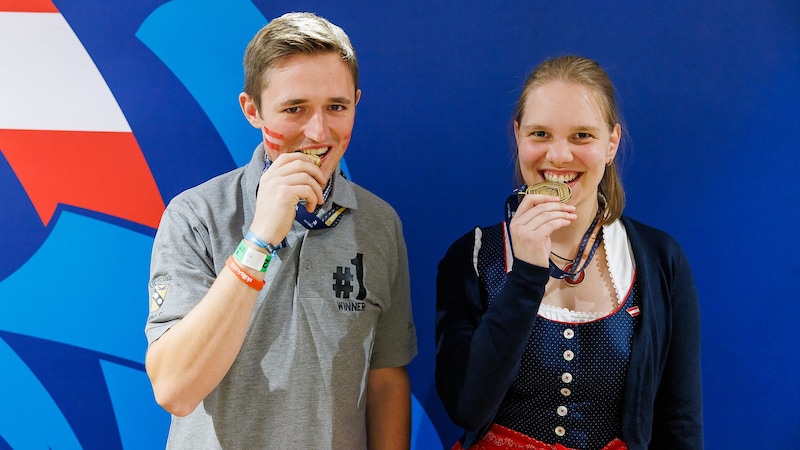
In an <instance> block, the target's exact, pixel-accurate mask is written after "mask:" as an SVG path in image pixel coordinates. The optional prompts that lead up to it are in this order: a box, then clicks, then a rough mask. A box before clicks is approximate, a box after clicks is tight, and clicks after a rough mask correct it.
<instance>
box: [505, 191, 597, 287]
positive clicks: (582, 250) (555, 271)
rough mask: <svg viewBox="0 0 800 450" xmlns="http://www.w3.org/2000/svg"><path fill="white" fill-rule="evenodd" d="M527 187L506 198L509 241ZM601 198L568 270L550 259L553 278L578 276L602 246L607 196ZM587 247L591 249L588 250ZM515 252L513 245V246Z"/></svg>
mask: <svg viewBox="0 0 800 450" xmlns="http://www.w3.org/2000/svg"><path fill="white" fill-rule="evenodd" d="M526 189H527V185H524V184H523V185H522V186H520V187H518V188H516V189H514V190H513V191H512V193H511V195H509V196H508V199H506V205H505V214H506V220H505V224H506V232H507V234H508V236H509V242H510V241H511V231H510V229H509V226H510V224H511V219H512V218H513V217H514V214H515V213H516V211H517V208H518V207H519V203H520V194H523V193H524V192H525V190H526ZM598 198H599V203H600V205H599V208H598V209H597V214H596V215H595V217H594V220H593V221H592V223H591V225H589V228H588V229H587V230H586V233H584V235H583V238H582V239H581V245H580V247H579V248H578V254H577V255H576V256H575V259H574V262H573V263H572V264H570V265H568V266H567V267H566V269H568V270H566V271H565V270H562V269H561V268H559V267H558V266H557V265H556V264H555V263H554V262H553V260H552V259H550V260H549V262H550V276H551V277H553V278H557V279H559V280H561V279H564V278H577V276H578V275H579V274H580V273H581V272H583V271H584V270H585V269H586V267H588V266H589V263H590V262H591V261H592V258H593V257H594V254H595V253H596V252H597V248H598V247H599V246H600V243H601V242H603V222H602V220H601V219H602V218H603V217H605V213H606V203H605V198H604V197H603V196H602V195H600V196H598ZM587 247H588V249H589V251H588V252H587V251H586V250H587ZM512 252H513V246H512Z"/></svg>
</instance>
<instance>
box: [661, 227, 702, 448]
mask: <svg viewBox="0 0 800 450" xmlns="http://www.w3.org/2000/svg"><path fill="white" fill-rule="evenodd" d="M672 243H673V247H672V248H671V251H670V252H669V254H672V255H674V256H673V258H671V259H670V261H669V262H668V263H667V264H668V265H667V267H668V269H667V270H666V275H662V276H665V277H667V280H666V283H665V285H666V287H667V289H668V292H667V293H666V295H667V296H668V298H669V299H670V302H669V303H668V304H669V305H670V309H669V311H668V317H669V322H671V331H670V333H669V346H668V350H667V354H666V360H665V364H664V370H663V373H662V375H661V382H660V383H659V386H658V391H657V392H656V398H655V405H654V407H653V435H652V439H651V441H650V442H651V444H650V448H651V449H687V450H688V449H691V450H697V449H702V448H703V417H702V416H703V414H702V413H703V411H702V386H701V365H700V310H699V309H700V308H699V302H698V298H697V290H696V288H695V284H694V279H693V276H692V272H691V269H690V266H689V261H688V260H687V258H686V256H685V255H684V253H683V251H682V250H681V248H680V247H679V246H678V245H677V243H676V242H674V241H672ZM663 264H664V263H663V262H662V265H663Z"/></svg>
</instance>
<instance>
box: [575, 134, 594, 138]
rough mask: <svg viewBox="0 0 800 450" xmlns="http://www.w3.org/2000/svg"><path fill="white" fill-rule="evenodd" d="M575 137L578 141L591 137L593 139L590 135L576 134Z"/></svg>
mask: <svg viewBox="0 0 800 450" xmlns="http://www.w3.org/2000/svg"><path fill="white" fill-rule="evenodd" d="M575 136H576V137H577V138H578V139H589V138H590V137H592V135H591V134H589V133H576V134H575Z"/></svg>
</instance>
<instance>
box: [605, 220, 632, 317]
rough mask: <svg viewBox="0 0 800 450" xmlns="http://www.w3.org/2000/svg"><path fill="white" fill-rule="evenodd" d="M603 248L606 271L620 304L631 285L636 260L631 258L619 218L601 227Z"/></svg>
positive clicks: (623, 228)
mask: <svg viewBox="0 0 800 450" xmlns="http://www.w3.org/2000/svg"><path fill="white" fill-rule="evenodd" d="M603 248H604V249H605V251H606V265H607V266H608V273H609V275H611V282H612V283H613V284H614V290H615V291H616V293H617V304H620V305H621V304H622V303H623V302H624V301H625V299H626V298H627V297H628V292H630V290H631V288H632V287H633V276H634V272H635V271H636V261H634V260H633V251H632V250H631V243H630V241H628V233H627V232H626V231H625V227H624V226H623V225H622V222H620V221H619V220H615V221H614V223H612V224H611V225H607V226H604V227H603Z"/></svg>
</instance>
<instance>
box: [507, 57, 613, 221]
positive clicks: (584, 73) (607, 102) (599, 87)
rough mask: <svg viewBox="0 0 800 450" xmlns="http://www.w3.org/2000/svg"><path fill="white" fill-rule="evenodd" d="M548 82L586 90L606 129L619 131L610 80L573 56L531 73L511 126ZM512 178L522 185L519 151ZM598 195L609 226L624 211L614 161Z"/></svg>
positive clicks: (547, 63)
mask: <svg viewBox="0 0 800 450" xmlns="http://www.w3.org/2000/svg"><path fill="white" fill-rule="evenodd" d="M552 81H564V82H570V83H578V84H580V85H582V86H585V87H587V88H588V89H589V90H590V91H591V92H593V93H594V94H595V96H596V97H597V100H598V105H600V108H601V112H602V114H603V117H604V118H605V121H606V125H608V129H609V130H613V129H614V127H615V126H616V125H617V124H619V126H620V128H622V117H621V114H620V112H619V109H618V107H617V101H616V96H615V95H614V85H613V83H612V82H611V78H609V76H608V74H607V73H606V71H605V70H603V68H602V67H600V65H599V64H598V63H597V62H595V61H592V60H590V59H587V58H583V57H580V56H573V55H569V56H561V57H557V58H553V59H548V60H547V61H544V62H543V63H541V64H540V65H539V66H538V67H536V69H534V70H533V72H531V74H530V75H529V76H528V79H527V80H526V81H525V84H524V85H523V86H522V93H521V94H520V96H519V99H518V100H517V106H516V107H515V108H514V116H513V118H514V122H517V123H520V122H521V120H522V114H523V110H524V108H525V102H526V101H527V99H528V95H529V94H530V92H531V91H532V90H534V89H535V88H537V87H539V86H542V85H544V84H547V83H549V82H552ZM515 178H516V182H517V184H518V185H519V184H522V183H524V182H525V181H524V180H523V178H522V171H521V170H520V167H519V151H517V154H516V162H515ZM599 191H600V194H601V195H603V196H604V197H605V200H606V205H607V207H608V210H607V212H606V217H605V220H604V223H605V224H609V223H611V222H613V221H615V220H617V219H619V217H620V216H621V215H622V210H623V208H624V207H625V191H624V189H623V188H622V178H621V177H620V175H619V170H618V167H617V158H616V157H615V158H614V159H613V160H612V161H611V164H610V165H609V166H607V167H606V170H605V173H604V174H603V179H602V180H600V186H599Z"/></svg>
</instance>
